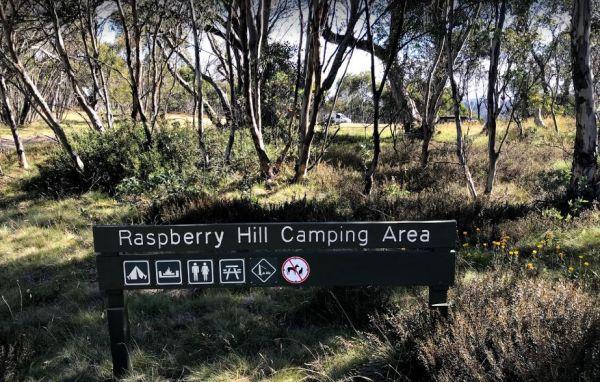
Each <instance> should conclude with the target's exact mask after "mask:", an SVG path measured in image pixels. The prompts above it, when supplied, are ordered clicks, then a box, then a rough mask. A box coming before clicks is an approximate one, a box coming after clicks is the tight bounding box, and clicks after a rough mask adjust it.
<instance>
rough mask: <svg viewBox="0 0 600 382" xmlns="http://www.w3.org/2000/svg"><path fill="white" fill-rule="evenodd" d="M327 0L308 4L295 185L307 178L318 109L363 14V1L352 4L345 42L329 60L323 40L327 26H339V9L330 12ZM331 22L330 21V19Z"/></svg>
mask: <svg viewBox="0 0 600 382" xmlns="http://www.w3.org/2000/svg"><path fill="white" fill-rule="evenodd" d="M329 6H330V5H329V2H328V1H327V0H315V1H311V2H310V3H309V9H308V21H307V30H306V49H305V58H304V65H305V66H304V69H303V71H304V94H303V97H302V106H301V109H300V121H299V129H298V153H297V161H296V167H295V174H294V181H299V180H301V179H303V178H304V177H305V176H306V173H307V170H308V162H309V158H310V150H311V145H312V141H313V137H314V133H315V126H316V124H317V120H318V114H319V109H320V107H321V104H322V102H323V101H324V99H325V96H326V94H327V92H328V91H329V90H330V89H331V88H332V86H333V85H334V83H335V79H336V77H337V74H338V71H339V70H340V68H341V66H342V63H343V62H344V60H345V59H346V58H347V56H348V54H349V52H351V50H352V49H353V47H352V45H351V44H352V42H353V39H354V34H355V33H356V32H355V27H356V26H357V23H358V21H359V19H360V17H361V15H362V14H363V12H364V9H365V8H364V6H362V1H360V0H350V1H349V4H348V7H345V10H346V12H347V14H346V17H345V20H346V23H345V31H344V33H343V38H342V39H341V40H338V41H337V42H336V44H337V47H336V49H335V50H334V52H333V53H332V54H331V55H330V56H329V57H323V55H324V54H325V53H323V51H322V47H321V39H322V34H323V29H324V27H325V25H326V24H327V23H336V22H337V20H335V18H336V17H337V16H338V15H336V13H337V12H336V9H331V10H330V8H329ZM330 15H331V17H332V19H329V17H330Z"/></svg>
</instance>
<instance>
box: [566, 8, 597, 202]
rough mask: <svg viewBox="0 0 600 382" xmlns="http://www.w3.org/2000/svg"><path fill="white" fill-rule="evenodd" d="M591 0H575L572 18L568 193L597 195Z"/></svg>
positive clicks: (576, 195) (577, 195) (575, 195)
mask: <svg viewBox="0 0 600 382" xmlns="http://www.w3.org/2000/svg"><path fill="white" fill-rule="evenodd" d="M591 14H592V1H591V0H574V1H573V9H572V20H571V65H572V70H573V72H572V74H573V88H574V91H575V123H576V132H575V147H574V150H573V166H572V169H571V185H570V194H571V196H573V197H580V196H592V197H593V196H595V197H600V171H599V170H598V126H597V121H596V113H595V110H596V109H595V105H594V90H593V81H592V77H593V76H592V70H591V64H590V52H591V45H590V39H591V38H590V36H591Z"/></svg>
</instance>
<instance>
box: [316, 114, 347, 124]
mask: <svg viewBox="0 0 600 382" xmlns="http://www.w3.org/2000/svg"><path fill="white" fill-rule="evenodd" d="M328 117H329V114H325V116H324V117H323V122H325V123H326V122H327V118H328ZM331 123H352V120H351V119H350V118H348V117H346V116H345V115H344V114H342V113H332V114H331Z"/></svg>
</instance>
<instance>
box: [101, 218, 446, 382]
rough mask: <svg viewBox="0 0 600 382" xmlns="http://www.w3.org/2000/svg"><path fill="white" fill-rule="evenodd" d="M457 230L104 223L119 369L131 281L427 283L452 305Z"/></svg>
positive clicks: (169, 284) (436, 298)
mask: <svg viewBox="0 0 600 382" xmlns="http://www.w3.org/2000/svg"><path fill="white" fill-rule="evenodd" d="M455 240H456V222H454V221H431V222H350V223H348V222H344V223H330V222H328V223H256V224H197V225H163V226H144V225H142V226H96V227H94V248H95V251H96V254H97V256H96V260H97V267H98V284H99V287H100V290H102V291H104V292H105V293H106V294H107V296H108V310H107V316H108V323H109V333H110V338H111V351H112V355H113V369H114V372H115V374H116V375H120V374H122V373H123V372H124V371H125V370H127V368H128V364H129V361H128V359H129V358H128V354H127V349H126V346H125V343H126V340H127V336H128V334H127V333H128V322H127V319H126V308H125V303H124V295H123V291H124V290H134V289H174V288H205V287H229V288H235V287H238V288H239V287H281V286H289V287H303V286H367V285H374V286H401V285H423V286H429V289H430V293H429V302H430V306H432V307H435V308H437V309H438V310H439V311H440V312H441V313H442V314H444V313H445V312H446V309H447V301H446V299H447V291H448V288H449V287H450V286H451V285H452V284H453V283H454V274H455V255H454V251H453V248H454V245H455Z"/></svg>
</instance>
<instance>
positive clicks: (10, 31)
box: [0, 1, 84, 172]
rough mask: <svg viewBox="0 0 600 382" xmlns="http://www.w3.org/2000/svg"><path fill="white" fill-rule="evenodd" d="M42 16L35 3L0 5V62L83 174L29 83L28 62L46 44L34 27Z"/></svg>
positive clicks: (47, 107) (43, 32)
mask: <svg viewBox="0 0 600 382" xmlns="http://www.w3.org/2000/svg"><path fill="white" fill-rule="evenodd" d="M44 12H45V9H44V6H43V5H40V4H39V3H38V2H33V1H20V2H15V1H11V2H7V3H4V2H3V3H0V26H1V29H2V41H0V45H1V46H0V61H1V62H2V66H3V67H4V68H6V69H7V70H8V71H9V72H11V73H13V74H14V75H15V76H16V77H18V83H19V84H20V87H21V91H22V92H24V93H25V94H27V96H29V97H31V99H32V101H33V102H34V104H35V107H36V109H37V111H38V113H39V114H40V116H41V117H42V119H43V120H44V121H45V122H46V124H47V125H48V126H49V127H50V128H51V129H52V131H53V132H54V134H55V135H56V137H57V140H58V141H59V142H60V144H61V145H62V147H63V149H64V150H65V151H66V153H67V155H68V156H69V158H70V159H71V161H72V163H73V165H74V166H75V168H76V169H77V170H78V171H81V172H83V171H84V164H83V162H82V161H81V158H80V157H79V155H78V154H77V152H76V151H75V149H74V148H73V146H72V145H71V142H70V141H69V139H68V137H67V135H66V134H65V132H64V130H63V128H62V126H61V123H60V121H59V119H58V118H57V117H56V116H55V115H54V113H53V111H52V109H51V107H50V105H49V104H48V102H47V100H46V98H45V96H44V95H43V93H42V92H41V91H40V89H39V88H38V85H37V84H36V82H35V81H34V80H33V79H32V76H31V75H30V70H29V68H28V66H27V63H28V61H29V60H30V59H31V60H33V61H35V60H36V59H37V55H36V54H37V52H39V51H45V50H46V49H47V46H46V45H47V44H46V41H45V37H46V33H47V31H46V30H41V29H40V28H39V26H38V27H36V25H35V23H36V22H38V20H39V19H40V15H43V14H44ZM44 26H45V25H44ZM46 53H47V52H46ZM56 89H57V91H58V89H59V88H58V87H56Z"/></svg>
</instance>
